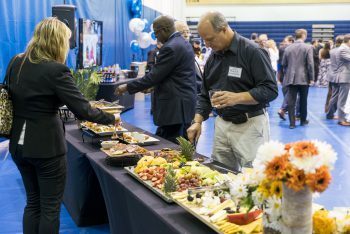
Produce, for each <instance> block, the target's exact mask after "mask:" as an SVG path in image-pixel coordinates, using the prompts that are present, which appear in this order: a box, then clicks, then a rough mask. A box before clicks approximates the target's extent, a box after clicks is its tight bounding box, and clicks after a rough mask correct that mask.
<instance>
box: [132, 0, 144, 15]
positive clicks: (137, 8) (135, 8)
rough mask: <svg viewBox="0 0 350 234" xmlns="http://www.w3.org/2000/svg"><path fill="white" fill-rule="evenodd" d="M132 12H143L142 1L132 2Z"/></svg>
mask: <svg viewBox="0 0 350 234" xmlns="http://www.w3.org/2000/svg"><path fill="white" fill-rule="evenodd" d="M131 12H132V13H133V14H134V15H135V14H141V13H142V1H136V2H134V1H133V2H132V4H131Z"/></svg>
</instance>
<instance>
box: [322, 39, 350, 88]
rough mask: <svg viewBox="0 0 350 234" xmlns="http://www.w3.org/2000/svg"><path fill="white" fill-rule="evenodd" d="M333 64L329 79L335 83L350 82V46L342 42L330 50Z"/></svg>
mask: <svg viewBox="0 0 350 234" xmlns="http://www.w3.org/2000/svg"><path fill="white" fill-rule="evenodd" d="M330 56H331V65H330V68H329V70H328V73H327V80H328V81H329V82H333V83H350V48H349V47H348V46H347V45H344V44H342V45H341V46H339V47H338V48H335V49H332V50H331V52H330Z"/></svg>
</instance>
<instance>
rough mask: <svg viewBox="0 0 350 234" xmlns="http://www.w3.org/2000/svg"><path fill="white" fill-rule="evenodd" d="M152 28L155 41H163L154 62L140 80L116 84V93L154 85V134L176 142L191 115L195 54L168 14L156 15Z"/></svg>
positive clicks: (184, 135) (193, 108)
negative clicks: (117, 85) (155, 129)
mask: <svg viewBox="0 0 350 234" xmlns="http://www.w3.org/2000/svg"><path fill="white" fill-rule="evenodd" d="M153 29H154V33H155V36H156V38H157V40H159V41H160V42H161V43H163V46H162V48H161V49H160V50H159V54H158V56H157V63H156V64H154V66H153V68H152V70H151V71H150V72H149V73H148V74H147V75H145V76H144V77H142V78H141V79H138V80H134V81H132V82H130V83H128V84H124V85H120V86H119V87H118V88H117V89H116V94H117V95H121V94H123V93H125V92H129V93H130V94H134V93H136V92H140V91H142V90H145V89H149V88H151V87H154V110H153V111H154V112H153V120H154V123H155V125H157V126H158V128H157V131H156V135H158V136H160V137H163V138H165V139H167V140H169V141H171V142H174V143H177V140H176V138H177V137H179V136H183V137H185V138H186V137H187V134H186V129H187V128H188V127H189V125H190V123H191V120H192V119H193V117H194V114H195V105H196V96H197V92H196V71H195V60H194V57H195V56H194V53H193V49H192V46H191V44H190V43H189V42H188V41H187V40H185V39H184V38H183V37H182V36H181V34H180V33H179V32H177V31H176V30H175V25H174V19H173V18H171V17H170V16H164V15H163V16H159V17H157V18H156V19H155V20H154V22H153Z"/></svg>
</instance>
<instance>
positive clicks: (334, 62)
mask: <svg viewBox="0 0 350 234" xmlns="http://www.w3.org/2000/svg"><path fill="white" fill-rule="evenodd" d="M343 41H344V35H338V36H337V37H336V39H335V47H334V48H333V49H331V51H330V52H329V56H330V66H329V68H328V73H327V76H326V79H327V81H328V92H327V98H326V104H325V113H328V111H329V109H330V108H332V109H333V114H332V115H329V116H328V117H327V119H334V118H335V117H334V113H335V111H336V110H337V104H336V103H337V100H338V99H337V98H338V97H337V95H336V96H334V97H333V99H334V102H333V103H332V105H330V102H329V101H330V100H331V97H332V95H333V89H334V87H335V85H336V84H335V83H334V82H335V75H334V74H336V73H337V72H338V58H337V57H336V56H335V55H336V54H337V52H336V51H337V48H339V46H340V45H341V44H342V43H343Z"/></svg>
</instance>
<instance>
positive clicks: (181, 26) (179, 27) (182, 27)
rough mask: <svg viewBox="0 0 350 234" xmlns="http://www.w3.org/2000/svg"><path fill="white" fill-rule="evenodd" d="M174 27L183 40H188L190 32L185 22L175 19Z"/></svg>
mask: <svg viewBox="0 0 350 234" xmlns="http://www.w3.org/2000/svg"><path fill="white" fill-rule="evenodd" d="M175 29H176V31H178V32H180V33H181V35H182V37H183V38H185V40H187V41H189V40H190V36H191V32H190V29H189V27H188V25H187V23H186V22H184V21H175Z"/></svg>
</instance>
